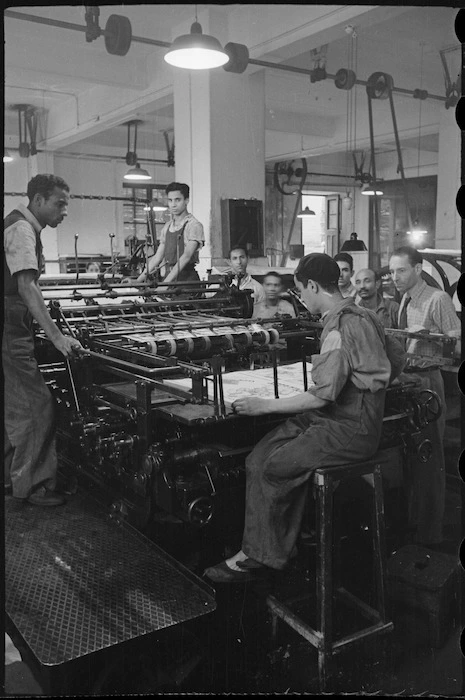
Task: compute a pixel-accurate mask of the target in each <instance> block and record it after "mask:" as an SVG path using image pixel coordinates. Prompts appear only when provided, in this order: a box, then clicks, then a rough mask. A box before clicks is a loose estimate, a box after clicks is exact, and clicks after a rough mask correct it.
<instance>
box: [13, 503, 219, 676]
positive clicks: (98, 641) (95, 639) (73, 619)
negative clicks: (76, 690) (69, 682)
mask: <svg viewBox="0 0 465 700" xmlns="http://www.w3.org/2000/svg"><path fill="white" fill-rule="evenodd" d="M5 603H6V605H5V607H6V612H7V615H8V616H9V617H10V619H11V620H12V622H13V624H14V625H15V626H16V628H17V630H18V631H19V633H20V634H21V636H22V637H23V639H24V641H25V642H26V644H27V645H28V646H29V648H30V649H31V651H32V653H33V654H34V656H35V657H36V658H37V660H38V661H39V663H41V664H43V665H55V664H61V663H64V662H67V661H70V660H72V659H76V658H78V657H81V656H84V655H86V654H90V653H92V652H95V651H98V650H100V649H103V648H106V647H109V646H112V645H115V644H119V643H121V642H125V641H127V640H130V639H133V638H135V637H139V636H141V635H144V634H148V633H150V632H154V631H157V630H160V629H163V628H166V627H170V626H172V625H177V624H179V623H181V622H185V621H187V620H191V619H194V618H196V617H200V616H201V615H205V614H206V613H209V612H211V611H212V610H214V609H215V608H216V604H215V600H214V593H213V591H212V589H211V588H209V586H207V585H206V584H204V582H203V581H201V580H200V579H199V578H198V577H196V576H195V575H194V574H192V573H191V572H190V571H188V570H187V569H185V568H184V567H182V565H180V564H178V563H177V562H176V561H175V560H173V559H171V558H170V557H169V555H167V554H166V553H165V552H163V550H161V549H160V548H159V547H157V546H156V545H155V544H154V543H152V542H151V541H150V540H148V539H147V538H145V537H144V536H143V535H141V534H140V533H138V532H136V531H135V530H133V529H132V528H130V527H129V526H127V525H125V524H123V525H118V524H117V523H116V522H115V521H114V520H111V519H110V518H109V517H108V515H107V513H106V512H105V511H104V510H103V508H102V506H100V505H98V504H97V503H96V502H95V501H93V500H92V499H90V498H89V497H87V496H84V495H82V494H75V495H74V496H72V497H71V498H70V499H69V500H68V503H67V504H66V505H65V506H60V507H57V508H41V507H37V506H33V505H29V504H24V503H22V502H19V501H17V500H15V499H14V498H12V497H7V498H6V499H5Z"/></svg>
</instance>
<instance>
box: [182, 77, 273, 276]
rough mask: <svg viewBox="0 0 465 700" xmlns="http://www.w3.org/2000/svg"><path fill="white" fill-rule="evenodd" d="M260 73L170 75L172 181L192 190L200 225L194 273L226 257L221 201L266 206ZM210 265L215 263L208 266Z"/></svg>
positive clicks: (261, 81)
mask: <svg viewBox="0 0 465 700" xmlns="http://www.w3.org/2000/svg"><path fill="white" fill-rule="evenodd" d="M264 92H265V88H264V75H263V71H260V72H257V73H254V74H253V75H252V76H248V75H247V74H246V73H243V74H234V73H227V72H226V71H224V70H223V69H222V68H217V69H214V70H212V71H198V72H196V71H183V70H182V69H177V70H176V72H175V74H174V133H175V161H176V166H175V169H176V180H177V181H180V182H187V184H188V185H189V186H190V187H191V200H190V205H189V209H190V211H192V213H193V214H194V216H196V217H197V218H198V219H199V220H200V221H201V222H202V224H203V226H204V230H205V239H206V240H205V246H204V247H203V249H202V251H201V253H200V266H199V273H200V275H201V276H203V275H204V273H205V271H206V270H207V269H208V268H210V267H211V266H212V259H213V261H215V260H221V259H222V258H224V257H225V256H227V253H228V251H227V250H224V249H223V248H224V246H223V244H222V236H221V199H222V198H224V199H230V198H241V199H242V198H244V199H250V198H252V197H254V198H256V199H259V200H261V201H262V202H263V208H264V206H265V128H264V116H265V99H264ZM213 264H214V263H213Z"/></svg>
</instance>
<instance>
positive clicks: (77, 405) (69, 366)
mask: <svg viewBox="0 0 465 700" xmlns="http://www.w3.org/2000/svg"><path fill="white" fill-rule="evenodd" d="M66 366H67V368H68V374H69V380H70V383H71V389H72V390H73V397H74V403H75V404H76V410H77V412H78V413H80V412H81V408H80V406H79V401H78V397H77V393H76V386H75V384H74V379H73V373H72V372H71V365H70V362H69V360H68V358H66Z"/></svg>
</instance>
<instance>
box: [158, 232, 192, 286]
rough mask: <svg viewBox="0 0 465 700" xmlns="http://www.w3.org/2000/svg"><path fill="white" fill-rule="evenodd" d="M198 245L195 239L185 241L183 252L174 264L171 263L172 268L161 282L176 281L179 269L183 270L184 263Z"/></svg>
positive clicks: (186, 262)
mask: <svg viewBox="0 0 465 700" xmlns="http://www.w3.org/2000/svg"><path fill="white" fill-rule="evenodd" d="M198 245H199V244H198V243H197V241H188V242H187V243H186V247H185V248H184V252H183V254H182V255H181V257H180V258H179V260H178V261H177V263H176V265H173V268H172V269H171V270H170V271H169V272H168V274H167V275H166V277H165V279H164V280H163V284H165V283H168V282H176V280H177V277H178V275H179V273H180V272H181V270H184V268H185V267H186V265H187V264H188V263H189V262H190V261H191V259H192V257H193V255H194V253H195V251H196V250H197V248H198Z"/></svg>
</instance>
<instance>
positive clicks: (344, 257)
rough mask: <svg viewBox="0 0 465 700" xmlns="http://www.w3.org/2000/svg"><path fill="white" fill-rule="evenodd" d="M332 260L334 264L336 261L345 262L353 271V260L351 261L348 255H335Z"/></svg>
mask: <svg viewBox="0 0 465 700" xmlns="http://www.w3.org/2000/svg"><path fill="white" fill-rule="evenodd" d="M334 260H335V261H336V262H337V261H338V260H340V261H341V262H345V263H347V264H348V265H349V267H350V269H351V270H353V269H354V259H353V257H352V256H351V255H349V253H337V254H336V255H335V256H334Z"/></svg>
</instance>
